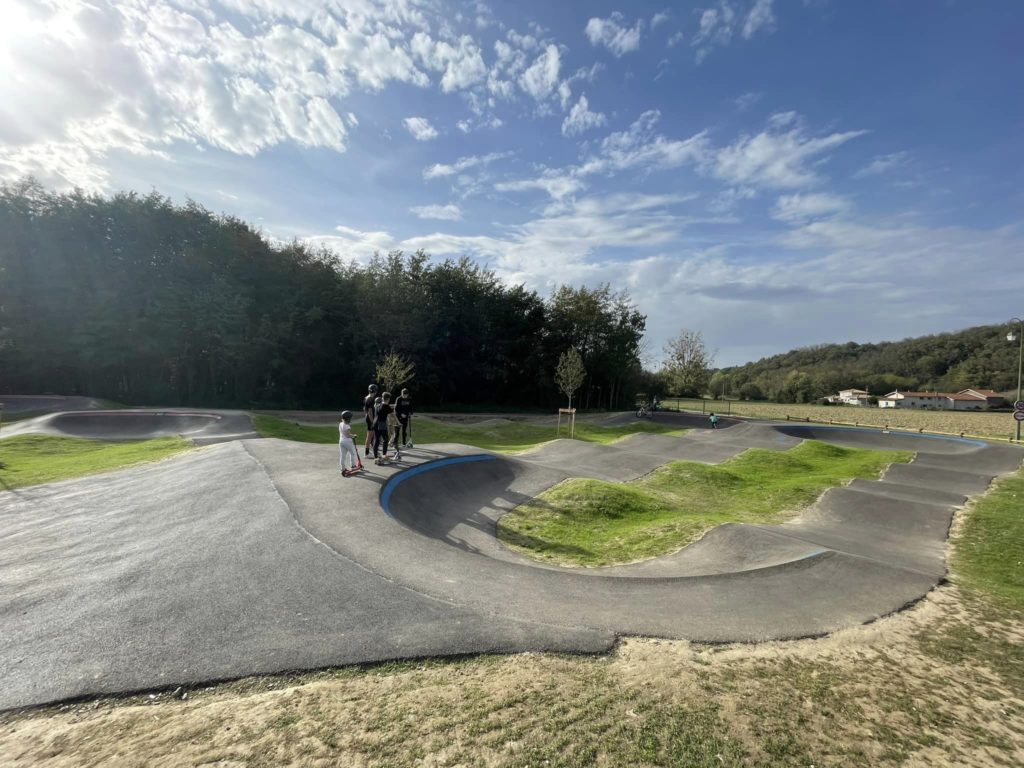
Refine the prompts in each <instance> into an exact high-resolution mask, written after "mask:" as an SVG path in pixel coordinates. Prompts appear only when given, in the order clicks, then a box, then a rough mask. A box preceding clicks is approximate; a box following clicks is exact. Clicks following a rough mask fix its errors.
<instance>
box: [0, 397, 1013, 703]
mask: <svg viewBox="0 0 1024 768" xmlns="http://www.w3.org/2000/svg"><path fill="white" fill-rule="evenodd" d="M161 413H163V412H161ZM222 415H223V414H222ZM659 417H660V418H664V419H667V420H668V419H675V420H676V421H677V423H679V424H681V425H690V426H704V425H705V424H706V422H704V420H703V419H699V420H696V419H695V420H693V421H688V420H687V419H686V418H685V417H674V416H671V415H668V414H664V415H662V414H659ZM98 423H99V422H96V421H93V422H90V424H93V425H95V424H98ZM224 432H225V433H237V434H245V431H244V424H242V423H241V422H239V423H237V424H232V425H231V426H230V427H229V428H227V429H225V430H224ZM207 436H208V437H211V436H213V435H207ZM805 437H807V438H818V439H827V440H829V441H831V442H840V443H843V444H854V445H866V446H869V447H888V448H891V447H896V448H903V449H909V450H915V451H917V452H918V454H917V458H916V460H915V461H914V462H913V463H912V464H911V465H908V466H895V467H893V468H892V469H890V471H889V472H888V473H887V475H886V477H885V479H884V480H882V481H880V482H864V481H857V482H855V483H853V484H851V485H850V486H849V487H846V488H840V489H833V490H832V491H829V492H827V493H826V494H824V495H823V496H822V498H821V500H820V501H819V503H818V504H817V505H816V506H815V507H814V508H813V509H812V510H811V511H810V512H808V513H807V514H805V515H803V516H802V517H801V518H800V519H799V520H797V521H794V522H792V523H789V524H786V525H781V526H742V525H729V526H721V527H720V528H717V529H715V530H714V531H712V532H711V533H710V534H709V535H708V536H706V537H705V538H704V539H702V540H701V541H700V542H698V543H697V544H695V545H692V546H690V547H688V548H686V549H684V550H682V551H680V552H679V553H676V554H675V555H671V556H668V557H664V558H659V559H657V560H653V561H650V562H646V563H641V564H637V565H633V566H622V567H618V568H608V569H588V570H586V571H581V570H571V571H570V570H567V569H558V568H551V567H541V566H538V565H537V564H534V563H532V562H529V561H526V560H524V559H523V558H520V557H519V556H518V555H515V554H514V553H511V552H509V551H508V550H505V549H504V548H503V547H502V546H501V545H500V544H499V543H498V542H497V541H496V540H495V538H494V535H493V534H494V523H495V521H496V519H497V518H498V517H499V516H500V515H501V514H502V513H503V512H504V511H506V510H508V509H510V508H512V507H514V506H515V505H517V504H519V503H521V502H522V501H524V500H526V499H528V498H532V497H533V496H535V495H536V494H537V493H539V492H540V491H542V490H544V489H545V488H548V487H550V486H551V485H553V484H554V483H557V482H559V481H560V480H561V479H563V478H565V477H568V476H588V477H599V478H604V479H611V480H629V479H632V478H635V477H638V476H640V475H643V474H645V473H647V472H649V471H651V470H652V469H654V468H655V467H657V466H659V465H661V464H664V463H665V462H667V461H670V460H674V459H683V458H685V459H691V460H698V461H707V462H716V463H717V462H719V461H722V460H725V459H727V458H729V457H730V456H733V455H736V454H737V453H739V452H740V451H742V450H744V449H746V448H748V447H754V446H758V447H765V448H769V449H776V450H784V449H786V448H788V447H791V446H793V445H796V444H797V443H798V442H799V441H800V440H801V439H803V438H805ZM336 451H337V449H336V446H330V445H327V446H325V445H311V444H302V443H291V442H286V441H280V440H267V439H243V440H233V441H230V442H225V443H222V444H218V445H210V446H207V447H204V448H201V449H200V450H198V451H196V452H193V453H191V454H188V455H185V456H183V457H180V458H176V459H171V460H168V461H164V462H160V463H157V464H151V465H146V466H142V467H137V468H133V469H127V470H123V471H119V472H114V473H110V474H106V475H101V476H95V477H90V478H85V479H79V480H72V481H66V482H62V483H54V484H52V485H46V486H40V487H36V488H31V489H25V490H22V491H18V492H9V493H4V494H0V584H3V585H4V587H3V589H2V591H0V634H2V636H3V638H4V643H3V645H2V647H0V679H3V680H4V686H3V687H2V689H0V708H10V707H18V706H27V705H35V704H40V703H45V702H50V701H57V700H62V699H67V698H70V697H75V696H83V695H93V694H99V693H116V692H122V691H131V690H140V689H148V688H153V687H162V686H171V685H178V684H195V683H199V682H205V681H209V680H213V679H226V678H233V677H241V676H246V675H252V674H259V673H271V672H279V671H284V670H295V669H310V668H317V667H324V666H332V665H339V664H348V663H356V662H367V661H380V660H387V659H396V658H408V657H416V656H431V655H453V654H460V653H479V652H489V651H495V652H510V651H522V650H560V651H582V652H596V651H601V650H606V649H608V648H610V647H611V645H612V644H613V643H614V640H615V638H616V637H617V636H619V635H622V634H651V635H659V636H666V637H679V638H689V639H693V640H701V641H728V640H762V639H768V638H785V637H798V636H809V635H817V634H821V633H825V632H829V631H832V630H835V629H838V628H840V627H845V626H850V625H854V624H857V623H861V622H865V621H870V620H872V619H873V618H875V617H877V616H880V615H884V614H885V613H889V612H891V611H894V610H898V609H899V608H901V607H903V606H904V605H906V604H908V603H910V602H913V601H914V600H917V599H919V598H920V597H921V596H923V595H924V594H926V593H927V592H928V590H930V589H931V588H932V587H933V586H934V585H935V584H936V583H937V582H938V581H939V580H940V579H941V578H942V577H943V576H944V573H945V565H944V553H945V538H946V534H947V531H948V527H949V522H950V520H951V518H952V514H953V512H954V510H955V508H956V507H957V506H958V505H960V504H962V503H963V501H964V499H965V498H966V497H968V496H971V495H975V494H978V493H981V492H983V491H984V489H985V488H986V487H987V485H988V483H989V482H990V481H991V479H992V478H993V477H994V476H996V475H998V474H1001V473H1004V472H1008V471H1011V470H1013V469H1015V468H1017V467H1019V466H1020V462H1021V458H1022V452H1021V451H1020V450H1019V449H1018V448H1011V447H1005V446H1003V447H998V446H990V445H986V444H984V443H977V442H973V441H955V440H941V441H939V440H933V439H924V438H919V437H906V436H897V435H882V434H880V433H878V432H875V431H867V430H864V431H857V430H824V429H816V428H815V429H809V430H808V429H801V428H794V427H787V426H785V425H768V424H736V425H730V426H729V428H722V429H719V430H717V431H710V430H703V429H698V430H695V431H693V432H690V433H688V434H687V435H686V436H684V437H682V438H669V437H664V436H634V437H632V438H629V439H627V440H625V441H622V442H620V443H618V444H616V445H614V446H600V445H595V444H580V443H570V442H569V441H556V442H554V443H550V444H546V445H545V446H543V447H541V448H540V449H538V450H536V451H533V452H531V453H528V454H524V455H521V456H518V457H506V456H494V455H490V454H485V453H484V452H481V451H479V450H477V449H472V448H469V447H467V446H460V445H433V446H426V447H423V448H416V449H414V450H412V451H409V452H408V453H407V458H408V461H406V462H403V464H401V465H393V466H391V467H373V466H372V465H371V466H370V470H371V472H369V473H367V474H366V475H364V476H362V477H359V478H351V479H345V478H342V477H341V476H340V475H339V474H338V473H337V470H336V466H337V452H336ZM382 499H383V501H384V502H385V503H384V506H383V507H382V503H381V502H382ZM385 508H386V510H387V511H385Z"/></svg>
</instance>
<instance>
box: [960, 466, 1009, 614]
mask: <svg viewBox="0 0 1024 768" xmlns="http://www.w3.org/2000/svg"><path fill="white" fill-rule="evenodd" d="M963 514H964V522H963V526H962V528H961V529H960V535H959V536H958V538H957V540H956V545H955V549H954V557H953V566H954V574H955V575H956V577H957V581H959V582H960V583H961V584H963V586H965V587H968V588H970V589H974V590H978V591H981V592H984V593H987V594H988V595H989V596H990V597H992V598H994V599H995V600H996V601H997V602H999V603H1000V604H1003V605H1006V606H1007V607H1012V608H1015V609H1016V610H1024V472H1018V473H1017V474H1015V475H1013V476H1012V477H1008V478H1004V479H1003V480H1001V481H1000V482H999V483H997V484H996V485H995V486H994V487H993V488H992V490H991V491H989V492H988V494H986V495H985V496H983V497H982V498H980V499H978V501H977V502H975V503H974V504H972V505H971V506H970V507H968V508H967V510H965V512H964V513H963Z"/></svg>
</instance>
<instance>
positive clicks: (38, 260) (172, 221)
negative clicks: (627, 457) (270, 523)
mask: <svg viewBox="0 0 1024 768" xmlns="http://www.w3.org/2000/svg"><path fill="white" fill-rule="evenodd" d="M645 325H646V317H645V316H644V315H643V314H642V313H640V312H639V311H638V309H637V308H636V306H635V305H634V304H633V302H632V301H631V299H630V297H629V295H628V294H627V293H626V292H625V291H621V292H616V291H613V290H612V289H611V288H610V286H607V285H603V286H599V287H597V288H585V287H573V286H561V287H559V288H558V289H556V290H554V291H553V292H552V294H551V295H550V296H547V297H541V296H540V295H538V294H537V293H536V292H535V291H530V290H527V289H526V288H524V287H523V286H521V285H512V286H510V285H506V284H504V283H503V282H501V281H500V280H499V279H498V277H497V276H496V275H495V274H494V273H493V272H491V271H489V270H487V269H484V268H482V267H480V266H478V265H477V264H475V263H473V262H471V261H470V260H469V259H465V258H464V259H459V260H452V259H446V260H443V261H437V260H433V259H431V258H430V257H429V255H428V254H426V253H423V252H417V253H412V254H407V253H402V252H401V251H395V252H392V253H389V254H386V255H377V256H375V257H374V258H373V259H371V260H370V261H369V263H366V264H359V263H356V262H345V261H343V260H341V259H340V258H339V257H338V255H337V254H335V253H334V252H332V251H330V250H328V249H325V248H320V247H314V246H311V245H309V244H306V243H303V242H298V241H296V242H292V243H287V244H280V243H276V242H272V241H270V240H269V239H268V238H267V237H265V236H264V235H263V234H262V233H261V232H259V231H258V230H256V229H254V228H253V227H251V226H250V225H249V224H247V223H245V222H244V221H241V220H239V219H237V218H235V217H233V216H226V215H216V214H214V213H212V212H210V211H209V210H207V209H205V208H203V207H202V206H200V205H198V204H196V203H194V202H188V203H186V204H184V205H175V204H173V203H172V202H171V201H170V200H169V199H168V198H166V197H163V196H161V195H159V194H157V193H155V192H154V193H152V194H148V195H139V194H136V193H132V192H126V193H119V194H115V195H113V196H109V197H105V196H99V195H88V194H84V193H82V192H80V191H75V192H72V193H55V192H52V191H48V190H46V189H44V188H43V187H41V186H40V185H39V184H37V183H36V182H35V181H33V180H31V179H29V180H25V181H22V182H19V183H16V184H11V185H2V186H0V392H23V393H44V392H51V393H60V394H87V395H90V396H94V397H102V398H108V399H111V400H115V401H119V402H123V403H126V404H152V405H157V404H161V405H205V406H237V407H250V408H257V407H266V408H272V407H285V408H299V407H302V408H321V407H323V408H328V407H336V406H337V405H339V404H345V403H351V402H352V398H353V397H354V396H357V395H359V396H361V394H362V393H363V392H364V391H365V389H366V385H367V384H368V383H369V382H370V380H371V379H372V378H373V375H374V372H375V371H376V370H377V366H378V364H380V362H381V361H382V360H383V359H384V358H385V357H386V356H387V355H388V354H389V353H395V354H397V355H400V356H401V358H402V359H403V360H406V361H408V362H409V363H410V364H411V365H413V366H414V370H415V387H414V389H415V394H416V398H417V402H418V403H419V404H420V406H421V407H422V406H424V405H428V404H429V405H431V406H434V407H446V406H458V405H462V406H465V405H469V406H474V405H475V406H488V405H491V406H503V407H508V406H513V407H516V406H518V407H540V406H543V407H550V406H555V405H557V403H558V402H559V395H558V389H557V387H556V385H555V383H554V380H553V377H554V374H555V367H556V365H557V362H558V358H559V356H560V355H561V354H562V353H563V352H565V350H566V349H568V348H570V347H572V348H575V349H576V350H577V351H578V352H579V354H580V356H581V358H582V360H583V362H584V365H585V368H586V371H587V377H586V380H585V382H584V384H583V386H582V387H581V389H580V392H579V394H578V402H579V404H580V406H581V407H584V408H595V407H605V408H618V407H629V406H631V405H632V402H633V397H634V394H635V390H636V388H637V386H638V382H639V381H640V380H641V377H642V369H641V365H640V351H641V344H642V340H643V334H644V329H645Z"/></svg>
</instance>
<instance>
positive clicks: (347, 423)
mask: <svg viewBox="0 0 1024 768" xmlns="http://www.w3.org/2000/svg"><path fill="white" fill-rule="evenodd" d="M338 453H339V457H338V461H339V463H340V465H341V474H343V475H344V476H345V477H348V476H349V475H351V474H353V473H354V472H357V471H359V470H360V469H362V468H363V462H361V461H360V460H359V451H357V450H356V441H355V435H354V434H353V433H352V411H344V412H343V413H342V414H341V421H340V422H339V423H338ZM349 454H351V455H352V464H351V467H348V466H346V464H347V462H346V461H345V457H346V456H348V455H349Z"/></svg>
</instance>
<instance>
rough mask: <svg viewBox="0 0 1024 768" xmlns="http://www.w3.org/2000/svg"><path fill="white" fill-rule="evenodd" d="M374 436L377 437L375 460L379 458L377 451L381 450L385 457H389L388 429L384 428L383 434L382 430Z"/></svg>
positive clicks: (374, 448)
mask: <svg viewBox="0 0 1024 768" xmlns="http://www.w3.org/2000/svg"><path fill="white" fill-rule="evenodd" d="M374 434H375V435H376V439H375V440H374V441H373V458H375V459H376V458H378V456H377V450H378V449H380V450H381V452H382V453H383V454H384V455H385V456H387V455H388V430H387V427H385V428H384V431H383V432H381V431H380V430H377V431H376V432H375V433H374Z"/></svg>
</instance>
